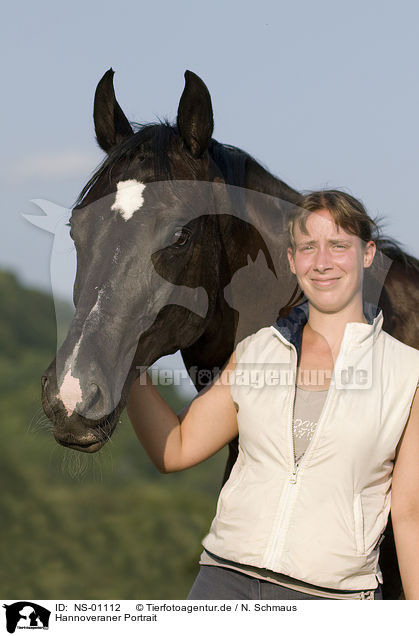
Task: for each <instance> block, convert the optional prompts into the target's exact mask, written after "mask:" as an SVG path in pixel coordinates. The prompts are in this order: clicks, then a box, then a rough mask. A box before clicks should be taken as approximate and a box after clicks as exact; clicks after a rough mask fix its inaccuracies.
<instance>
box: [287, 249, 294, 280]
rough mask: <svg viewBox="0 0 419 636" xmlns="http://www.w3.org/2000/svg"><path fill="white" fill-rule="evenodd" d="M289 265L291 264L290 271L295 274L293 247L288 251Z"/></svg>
mask: <svg viewBox="0 0 419 636" xmlns="http://www.w3.org/2000/svg"><path fill="white" fill-rule="evenodd" d="M287 256H288V263H289V264H290V270H291V271H292V273H293V274H295V273H296V272H295V263H294V252H293V251H292V249H291V247H289V248H288V249H287Z"/></svg>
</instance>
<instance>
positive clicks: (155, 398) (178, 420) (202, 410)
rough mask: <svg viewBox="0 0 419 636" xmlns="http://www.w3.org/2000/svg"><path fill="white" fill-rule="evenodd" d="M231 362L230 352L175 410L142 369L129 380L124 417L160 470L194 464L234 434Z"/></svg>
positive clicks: (180, 468) (166, 471)
mask: <svg viewBox="0 0 419 636" xmlns="http://www.w3.org/2000/svg"><path fill="white" fill-rule="evenodd" d="M234 367H235V358H234V354H233V355H232V357H231V358H230V360H229V362H228V364H227V365H226V367H225V368H224V370H223V372H222V373H221V375H220V376H219V378H218V379H217V380H216V381H214V382H213V383H212V384H211V385H210V386H209V387H208V388H206V389H204V390H203V391H201V392H200V393H199V395H198V396H197V397H196V398H194V400H192V402H191V404H190V405H189V406H188V407H187V408H186V409H184V410H183V411H182V413H181V414H180V415H179V416H178V415H176V413H175V412H174V411H173V410H172V409H171V408H170V406H169V405H168V404H167V403H166V402H165V401H164V400H163V398H162V397H161V396H160V394H159V392H158V391H157V389H156V388H155V387H154V386H153V385H152V383H151V380H150V378H149V376H148V374H147V373H145V374H143V376H141V377H140V379H137V380H136V381H135V382H134V384H133V386H132V388H131V391H130V394H129V398H128V404H127V412H128V417H129V419H130V420H131V424H132V425H133V428H134V431H135V433H136V435H137V437H138V439H139V440H140V442H141V444H142V445H143V446H144V448H145V450H146V452H147V454H148V456H149V457H150V459H151V461H152V462H153V464H154V465H155V466H156V468H157V469H158V470H159V471H160V472H162V473H169V472H174V471H179V470H183V469H185V468H190V467H191V466H194V465H195V464H199V463H200V462H202V461H204V459H207V458H208V457H211V455H214V453H216V452H217V451H218V450H220V448H222V447H223V446H225V445H226V444H227V443H228V442H230V441H231V440H232V439H234V438H235V437H236V436H237V434H238V427H237V413H236V409H235V407H234V403H233V400H232V398H231V394H230V387H229V383H228V379H229V374H230V373H231V371H232V370H233V369H234ZM144 379H146V382H144ZM140 380H141V381H140Z"/></svg>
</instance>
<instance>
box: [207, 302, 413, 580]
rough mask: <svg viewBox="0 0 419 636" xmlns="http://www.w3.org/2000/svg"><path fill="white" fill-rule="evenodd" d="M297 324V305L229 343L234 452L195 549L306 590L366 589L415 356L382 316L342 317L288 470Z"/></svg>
mask: <svg viewBox="0 0 419 636" xmlns="http://www.w3.org/2000/svg"><path fill="white" fill-rule="evenodd" d="M364 311H365V310H364ZM366 315H367V314H366ZM295 317H297V318H295ZM306 320H307V303H304V305H300V306H299V307H297V308H296V309H295V310H293V312H292V313H291V314H290V316H289V318H288V319H286V320H282V321H280V322H279V323H276V325H274V326H272V327H264V328H263V329H260V330H259V331H257V332H256V333H255V334H253V335H251V336H249V337H248V338H245V339H244V340H242V341H241V342H240V343H239V344H238V345H237V347H236V359H237V365H236V369H235V371H234V372H233V373H232V374H231V375H230V390H231V395H232V398H233V400H234V401H235V402H236V404H237V405H238V408H239V410H238V415H237V417H238V426H239V454H238V457H237V461H236V463H235V464H234V466H233V469H232V471H231V474H230V477H229V479H228V480H227V482H226V483H225V485H224V487H223V488H222V490H221V493H220V496H219V500H218V504H217V513H216V516H215V518H214V520H213V522H212V525H211V528H210V531H209V533H208V534H207V536H206V537H205V538H204V539H203V541H202V544H203V545H204V547H205V548H207V549H208V550H209V551H211V552H212V553H214V554H216V555H218V556H220V557H223V558H226V559H230V560H232V561H236V562H238V563H243V564H248V565H253V566H256V567H261V568H267V569H269V570H273V571H275V572H281V573H283V574H286V575H288V576H292V577H293V578H296V579H300V580H302V581H306V582H307V583H311V584H313V585H318V586H322V587H329V588H335V589H342V590H362V589H372V588H375V587H376V586H377V580H378V581H379V582H380V583H382V574H381V571H380V568H379V565H378V557H379V543H380V542H381V541H380V539H381V535H382V533H383V531H384V529H385V527H386V524H387V519H388V514H389V511H390V498H391V496H390V495H391V478H392V470H393V463H394V457H395V452H396V446H397V444H398V442H399V440H400V437H401V435H402V432H403V429H404V427H405V425H406V422H407V418H408V415H409V410H410V406H411V403H412V400H413V396H414V393H415V389H416V386H417V384H418V379H419V351H417V350H416V349H414V348H413V347H409V346H407V345H405V344H403V343H401V342H399V341H398V340H396V339H395V338H393V337H392V336H390V335H389V334H388V333H386V332H385V331H383V330H382V322H383V316H382V312H381V311H380V313H379V314H378V316H376V317H375V319H373V317H371V318H370V324H364V323H348V324H347V325H346V328H345V333H344V337H343V340H342V344H341V348H340V351H339V355H338V358H337V360H336V363H335V368H334V372H333V377H332V381H331V384H330V388H329V391H328V394H327V398H326V402H325V404H324V407H323V411H322V413H321V415H320V417H319V420H318V424H317V428H316V431H315V433H314V435H313V438H312V440H311V442H310V443H309V446H308V448H307V450H306V452H305V454H304V456H303V459H302V460H301V462H300V464H299V466H298V468H297V469H296V466H295V462H294V448H293V438H292V412H293V401H294V392H295V373H296V368H297V349H298V348H299V342H301V333H302V326H303V324H305V321H306ZM292 342H295V343H296V346H297V349H296V346H294V344H292Z"/></svg>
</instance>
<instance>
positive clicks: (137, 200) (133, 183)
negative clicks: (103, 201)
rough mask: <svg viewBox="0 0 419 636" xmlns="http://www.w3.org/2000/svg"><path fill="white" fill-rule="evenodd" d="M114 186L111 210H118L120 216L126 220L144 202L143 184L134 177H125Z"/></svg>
mask: <svg viewBox="0 0 419 636" xmlns="http://www.w3.org/2000/svg"><path fill="white" fill-rule="evenodd" d="M116 187H117V192H116V197H115V203H114V204H113V205H112V207H111V210H115V211H116V212H119V213H120V215H121V216H122V218H123V219H125V221H128V220H129V219H130V218H131V217H132V215H133V214H134V212H137V210H139V209H140V208H141V207H142V205H143V203H144V199H143V191H144V188H145V185H144V183H141V181H137V180H136V179H127V180H126V181H119V182H118V183H117V184H116Z"/></svg>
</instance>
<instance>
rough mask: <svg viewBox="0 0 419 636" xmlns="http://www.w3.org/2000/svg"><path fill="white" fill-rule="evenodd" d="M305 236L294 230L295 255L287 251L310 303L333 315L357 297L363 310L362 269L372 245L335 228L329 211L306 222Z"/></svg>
mask: <svg viewBox="0 0 419 636" xmlns="http://www.w3.org/2000/svg"><path fill="white" fill-rule="evenodd" d="M306 228H307V232H308V234H304V233H303V232H302V231H301V230H300V228H299V227H298V225H296V227H295V228H294V239H295V245H296V247H295V252H294V253H293V251H292V250H291V248H289V249H288V260H289V264H290V268H291V271H292V272H293V274H295V275H296V276H297V280H298V283H299V285H300V287H301V289H302V290H303V292H304V293H305V295H306V296H307V298H308V299H309V301H310V303H311V304H312V305H313V306H314V307H316V308H317V309H319V310H320V311H324V312H328V313H332V312H337V311H340V310H341V309H343V308H345V307H346V306H348V305H349V304H350V303H351V302H352V301H354V299H355V298H356V297H357V296H358V299H359V300H361V307H362V282H363V273H364V268H365V267H369V266H370V265H371V263H372V261H373V258H374V254H375V249H376V248H375V243H374V242H373V241H369V242H368V243H366V244H364V243H363V241H361V239H360V238H359V237H358V236H355V235H354V234H348V233H347V232H346V231H345V230H343V229H342V228H336V226H335V223H334V220H333V217H332V215H331V214H330V212H329V210H326V209H322V210H318V211H316V212H312V213H311V214H310V215H309V216H308V218H307V221H306Z"/></svg>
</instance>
